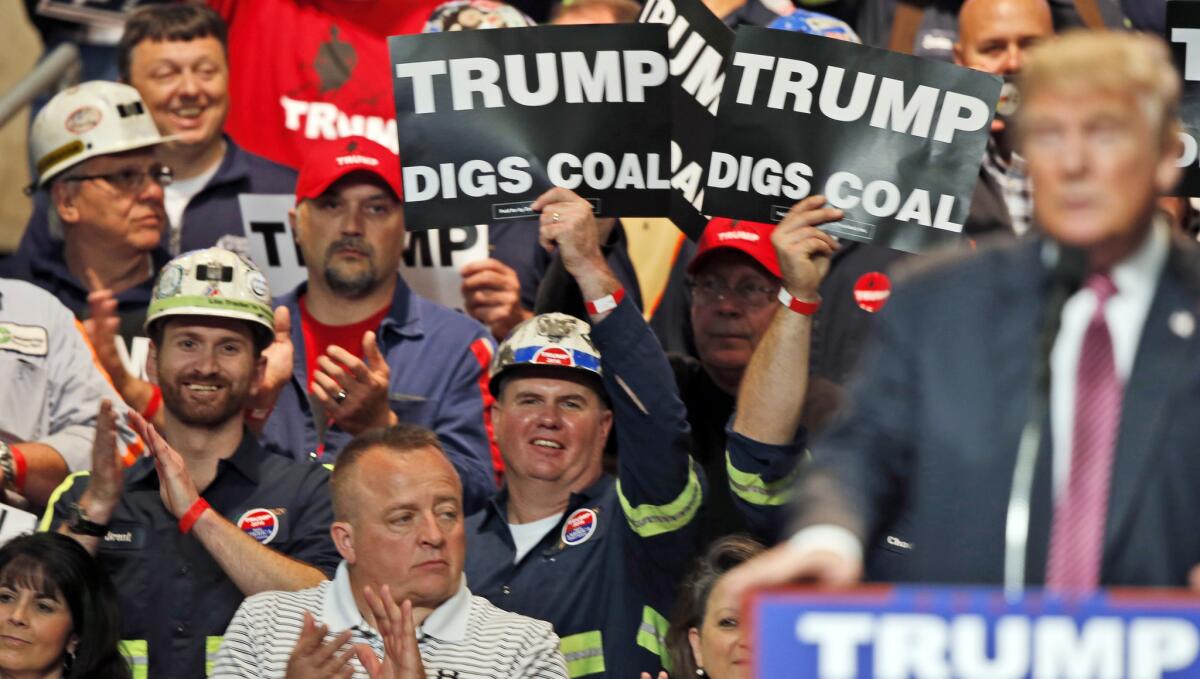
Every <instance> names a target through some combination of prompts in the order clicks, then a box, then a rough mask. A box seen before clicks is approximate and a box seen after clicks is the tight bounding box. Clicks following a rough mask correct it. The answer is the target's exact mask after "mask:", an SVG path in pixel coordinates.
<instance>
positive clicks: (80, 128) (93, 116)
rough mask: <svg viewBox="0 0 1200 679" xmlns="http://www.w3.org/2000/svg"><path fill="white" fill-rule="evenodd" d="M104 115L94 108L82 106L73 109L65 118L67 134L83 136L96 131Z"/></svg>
mask: <svg viewBox="0 0 1200 679" xmlns="http://www.w3.org/2000/svg"><path fill="white" fill-rule="evenodd" d="M103 117H104V114H103V113H101V112H100V109H98V108H96V107H95V106H83V107H81V108H77V109H75V110H74V111H73V112H72V113H71V115H69V116H67V121H66V123H65V125H66V128H67V132H70V133H71V134H83V133H85V132H90V131H92V130H94V129H96V126H97V125H99V124H100V119H101V118H103Z"/></svg>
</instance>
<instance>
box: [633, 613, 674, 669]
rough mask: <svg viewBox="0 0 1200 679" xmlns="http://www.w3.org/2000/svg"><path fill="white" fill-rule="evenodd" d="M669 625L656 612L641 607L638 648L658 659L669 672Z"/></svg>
mask: <svg viewBox="0 0 1200 679" xmlns="http://www.w3.org/2000/svg"><path fill="white" fill-rule="evenodd" d="M670 626H671V623H670V622H668V621H667V619H666V618H664V617H663V616H662V615H661V614H660V613H659V612H658V611H656V610H654V609H653V608H650V607H649V606H642V624H641V625H639V626H638V633H637V643H638V646H641V647H642V648H644V649H646V650H647V651H650V652H651V653H653V654H654V655H657V656H658V657H659V660H661V661H662V665H663V668H664V669H666V670H667V671H668V672H670V671H671V654H670V653H668V652H667V628H669V627H670Z"/></svg>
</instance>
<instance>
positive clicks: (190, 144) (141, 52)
mask: <svg viewBox="0 0 1200 679" xmlns="http://www.w3.org/2000/svg"><path fill="white" fill-rule="evenodd" d="M117 66H118V70H119V72H120V75H121V80H122V81H123V82H125V83H127V84H129V85H132V86H133V87H134V88H135V89H137V91H138V92H139V93H140V94H141V96H142V98H143V100H144V102H145V112H146V113H148V114H149V116H150V117H151V118H152V119H153V120H154V123H155V124H156V125H157V126H158V129H159V130H161V131H162V133H163V134H165V135H169V136H171V140H170V141H169V142H168V143H166V144H164V145H163V146H162V147H161V148H160V149H159V154H158V161H159V162H161V163H163V164H164V165H166V166H168V167H170V168H171V170H172V171H173V173H174V178H175V183H174V184H171V185H170V187H169V188H167V190H166V191H165V208H166V218H165V220H164V221H163V222H162V223H161V224H160V225H159V227H160V229H161V230H162V231H163V234H164V237H163V239H162V248H163V250H165V251H166V252H167V253H168V254H169V255H171V256H173V255H177V254H179V253H181V252H188V251H190V250H197V249H200V248H207V247H211V246H213V245H221V246H224V247H229V248H231V249H235V250H239V251H242V250H244V247H243V242H244V237H243V235H242V219H241V214H242V213H241V208H240V206H239V204H238V195H239V194H244V193H267V194H272V193H273V194H279V193H282V194H288V193H291V192H292V188H293V187H294V186H295V183H296V173H295V172H294V171H293V170H291V169H290V168H286V167H284V166H282V165H277V164H275V163H273V162H271V161H269V160H266V159H265V158H262V157H260V156H256V155H254V154H252V153H250V152H248V151H245V150H244V149H242V148H240V147H239V146H238V145H237V144H235V143H234V142H233V140H232V139H231V138H229V136H227V135H225V134H224V132H223V130H224V126H225V119H226V116H227V114H228V112H229V104H230V102H229V65H228V62H227V60H226V27H225V22H224V21H222V20H221V17H220V16H219V15H217V13H216V12H215V11H213V10H212V9H210V8H208V7H205V6H203V5H198V4H196V3H164V4H154V5H149V6H144V7H141V8H139V9H138V10H136V11H134V12H133V13H132V14H131V15H130V16H129V19H128V20H127V21H126V24H125V31H124V33H123V34H122V37H121V41H120V43H119V44H118V45H117ZM47 212H48V210H47V202H46V201H44V200H40V199H39V200H36V201H35V202H34V212H33V215H32V216H31V217H30V220H29V224H28V226H27V227H26V229H25V234H24V235H23V236H22V239H21V244H20V246H19V248H18V250H17V256H18V257H20V258H23V259H29V258H44V257H47V256H49V255H50V254H51V253H52V252H53V251H54V249H55V247H56V246H57V244H58V241H59V240H61V238H62V235H61V234H59V233H57V232H56V230H55V229H54V228H53V227H54V224H53V223H49V222H48V220H47ZM168 227H169V228H168ZM164 259H165V258H164ZM81 280H82V279H81Z"/></svg>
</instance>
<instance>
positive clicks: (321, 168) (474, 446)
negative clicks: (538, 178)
mask: <svg viewBox="0 0 1200 679" xmlns="http://www.w3.org/2000/svg"><path fill="white" fill-rule="evenodd" d="M402 199H403V189H402V188H401V185H400V161H399V159H398V158H397V157H396V154H394V153H392V152H391V151H389V150H387V149H386V148H384V147H383V146H380V145H379V144H376V143H375V142H373V141H371V140H369V139H366V138H364V137H351V138H349V139H344V140H339V141H335V142H327V143H325V144H315V145H314V146H313V148H312V149H310V151H309V154H308V157H307V159H306V160H305V162H304V166H303V168H302V169H301V171H300V179H299V181H298V182H297V184H296V207H295V209H294V210H292V212H291V214H290V217H291V220H292V232H293V234H294V235H295V238H296V243H297V245H298V246H299V249H300V252H301V253H302V254H303V256H304V263H305V266H306V267H307V268H308V280H307V281H305V282H304V283H301V284H300V285H299V286H297V287H296V288H295V289H294V290H292V291H290V292H288V293H287V294H285V295H283V296H282V297H280V299H279V300H278V301H277V303H278V304H280V305H282V306H285V307H287V309H288V311H289V312H290V317H291V319H292V321H293V322H292V325H291V338H292V345H293V346H294V347H295V355H296V361H295V368H294V370H293V371H292V373H291V375H290V379H287V383H286V384H285V385H284V386H283V389H282V392H281V393H280V395H279V399H278V401H277V402H276V404H275V409H274V412H273V413H272V414H271V415H270V417H269V419H267V421H266V424H265V426H264V429H263V442H264V444H265V445H267V446H268V447H270V448H272V449H273V450H274V452H279V453H281V454H284V455H289V456H293V457H296V458H297V459H309V458H317V459H320V460H321V461H323V462H332V461H333V460H334V459H336V457H337V454H338V451H339V450H340V449H341V447H342V446H344V445H346V443H348V442H349V441H350V439H351V437H353V436H354V435H357V434H359V433H361V432H363V431H365V430H367V429H370V428H372V427H382V426H387V425H389V424H395V423H397V422H407V423H409V424H419V425H421V426H424V427H428V428H430V429H432V430H434V431H435V432H437V435H438V437H439V438H441V440H442V441H443V444H444V446H445V450H446V454H447V455H448V456H449V457H450V459H451V460H452V461H453V462H454V466H455V467H456V468H457V469H458V473H459V476H460V477H461V478H462V483H463V497H464V502H465V506H466V508H467V510H468V511H473V510H476V509H478V508H480V507H482V506H483V503H484V502H485V501H486V500H487V499H488V498H489V497H491V495H492V493H493V492H495V489H496V480H495V475H494V473H493V466H492V446H491V443H490V437H489V435H488V430H489V425H490V413H489V411H488V406H490V404H491V394H489V393H488V392H487V388H486V383H485V380H484V372H485V370H486V369H487V363H488V360H490V359H491V356H492V340H491V338H490V336H489V334H488V332H487V330H486V329H485V328H484V327H483V326H482V325H480V324H479V323H477V322H475V321H474V320H471V319H470V318H467V317H466V316H464V315H463V314H460V313H458V312H456V311H454V310H453V309H450V308H448V307H445V306H442V305H440V304H437V303H435V302H432V301H430V300H428V299H425V298H424V297H421V296H420V295H418V294H417V293H416V292H414V291H413V290H412V289H411V288H409V287H408V285H407V284H406V283H405V282H404V278H403V277H402V276H401V275H400V274H399V272H398V270H397V269H398V267H399V265H400V258H401V257H402V256H403V254H404V245H405V229H404V211H403V202H402ZM297 321H298V322H297ZM287 377H288V376H285V378H287Z"/></svg>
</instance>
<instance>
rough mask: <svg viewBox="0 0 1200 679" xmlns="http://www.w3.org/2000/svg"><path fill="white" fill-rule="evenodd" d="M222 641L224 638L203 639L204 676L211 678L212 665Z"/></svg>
mask: <svg viewBox="0 0 1200 679" xmlns="http://www.w3.org/2000/svg"><path fill="white" fill-rule="evenodd" d="M224 641H225V637H205V638H204V676H206V677H211V676H212V671H213V665H215V664H216V663H217V652H218V651H220V650H221V644H222V643H224Z"/></svg>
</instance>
